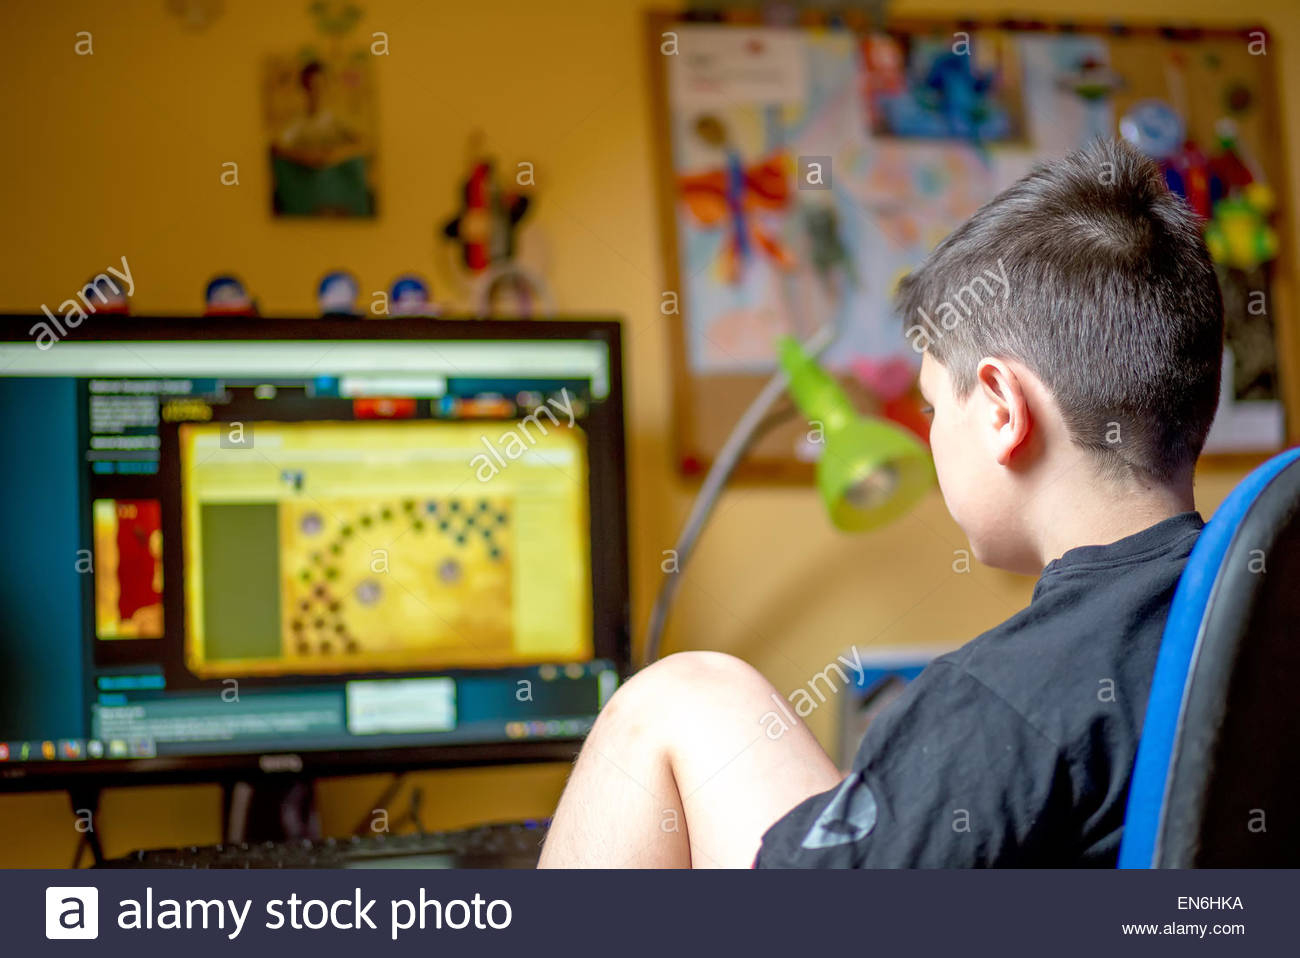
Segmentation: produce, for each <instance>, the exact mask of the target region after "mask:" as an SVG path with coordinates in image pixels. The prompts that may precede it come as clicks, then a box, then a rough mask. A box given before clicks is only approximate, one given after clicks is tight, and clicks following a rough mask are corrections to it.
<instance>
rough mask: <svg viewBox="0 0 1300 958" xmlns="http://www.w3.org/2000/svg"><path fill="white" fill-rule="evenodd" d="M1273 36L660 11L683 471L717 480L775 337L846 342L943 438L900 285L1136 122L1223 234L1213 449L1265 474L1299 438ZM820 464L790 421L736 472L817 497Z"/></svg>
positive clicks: (664, 166) (853, 368)
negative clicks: (1062, 164) (900, 308)
mask: <svg viewBox="0 0 1300 958" xmlns="http://www.w3.org/2000/svg"><path fill="white" fill-rule="evenodd" d="M1271 42H1272V41H1271V38H1270V37H1269V36H1268V35H1267V33H1266V32H1265V31H1263V30H1262V29H1261V28H1242V29H1233V30H1227V29H1216V30H1187V29H1168V28H1161V27H1157V26H1143V27H1137V26H1134V27H1127V26H1116V25H1105V26H1100V25H1098V26H1079V25H1048V24H1041V23H1021V22H1009V21H1001V22H971V21H953V20H908V21H897V22H890V23H889V24H887V25H886V26H885V27H884V28H883V29H877V28H874V27H872V26H871V25H869V24H868V23H867V22H866V21H865V19H864V18H861V17H859V18H858V19H854V18H853V16H852V15H851V14H845V15H844V16H841V17H831V16H828V15H825V14H811V13H809V14H804V15H801V17H800V20H799V22H798V23H797V24H794V25H781V26H774V25H770V24H766V23H764V22H762V21H761V20H760V19H759V18H758V16H757V15H756V12H755V11H753V10H749V11H737V12H736V13H735V14H733V15H725V14H723V15H712V16H709V17H708V18H707V19H704V18H692V17H691V16H690V15H686V16H682V17H679V16H676V15H670V14H652V15H651V16H650V18H649V29H648V34H647V51H648V54H649V58H650V74H651V80H652V94H653V110H654V123H655V136H654V143H655V149H656V151H657V157H656V160H657V172H658V194H659V197H658V198H659V211H660V228H661V236H662V242H663V256H664V263H665V269H666V278H665V289H664V291H663V294H662V300H661V303H660V312H661V314H662V316H663V318H664V321H665V322H667V323H668V324H669V326H670V329H671V331H672V336H671V339H672V362H673V386H674V409H675V412H674V426H675V439H676V451H677V459H678V466H679V468H680V470H681V471H682V472H683V473H684V474H687V475H690V474H697V473H700V472H702V471H703V470H705V469H707V467H708V465H709V464H710V462H711V461H712V459H713V456H714V455H715V454H716V452H717V451H718V449H719V448H720V447H721V445H722V443H723V442H724V441H725V439H726V437H727V435H728V433H729V432H730V430H731V428H732V426H733V425H734V423H735V422H736V420H737V418H738V417H739V416H740V414H741V413H742V412H743V410H744V409H745V407H746V406H747V405H748V404H749V403H750V401H751V400H752V399H753V398H754V397H755V396H756V395H757V393H758V391H759V389H760V388H761V386H762V385H763V383H764V382H766V381H767V379H768V378H769V377H770V376H771V374H772V371H773V370H774V368H775V358H774V343H775V340H776V338H777V337H778V336H779V335H780V334H782V333H792V334H794V335H796V336H800V337H806V336H808V335H810V334H811V333H812V332H814V331H815V330H817V329H819V328H822V327H824V326H826V325H828V324H829V325H831V326H832V328H834V329H835V330H836V339H835V342H834V344H833V345H832V346H831V348H830V349H829V350H828V351H827V352H826V354H825V355H824V357H823V359H824V362H825V363H826V364H827V365H828V367H829V368H830V369H832V371H833V372H834V373H835V374H836V375H837V376H838V377H839V379H840V381H841V382H842V383H843V384H844V386H845V388H846V390H847V391H848V393H849V395H850V397H851V398H852V399H853V400H854V402H855V403H857V404H858V406H859V408H860V409H861V411H863V412H864V413H872V414H878V415H883V416H886V417H888V418H891V419H894V420H896V421H898V422H901V423H903V424H904V425H908V426H910V427H911V428H914V429H916V430H917V431H918V433H924V431H925V427H924V420H923V419H922V417H921V415H920V411H919V396H918V395H917V393H916V390H915V378H916V370H917V368H918V366H919V358H920V357H919V355H918V354H917V353H916V352H914V351H913V350H912V349H911V348H910V345H909V343H908V341H907V339H906V338H905V336H904V334H903V328H904V323H903V321H902V320H901V319H900V318H899V317H897V316H896V315H895V314H894V312H893V309H892V305H891V302H892V298H893V291H894V288H895V285H896V283H897V282H898V280H899V278H901V277H902V276H903V275H905V274H906V273H907V272H908V271H910V270H911V269H913V268H914V267H915V266H917V265H919V263H920V262H921V261H922V260H923V259H924V257H925V255H926V254H927V253H928V252H929V251H930V250H931V249H932V248H933V247H934V246H935V245H936V244H937V243H938V242H939V241H940V240H941V239H942V238H943V237H944V236H946V235H947V234H948V233H949V232H951V231H952V230H953V229H954V228H955V227H956V226H957V225H959V224H960V223H961V222H962V221H964V220H965V219H966V218H967V217H969V216H970V215H971V214H972V213H974V212H975V211H976V210H977V209H978V208H979V207H980V206H981V205H983V204H984V203H985V202H987V201H988V200H989V199H991V198H993V196H995V195H996V194H997V193H998V192H1000V191H1001V190H1002V189H1004V188H1005V187H1007V186H1009V185H1010V184H1011V183H1013V182H1014V181H1015V180H1017V179H1019V178H1020V177H1021V176H1022V175H1024V174H1025V173H1027V172H1028V171H1029V170H1030V169H1032V168H1033V167H1034V166H1035V165H1036V164H1037V163H1039V162H1042V161H1044V160H1048V159H1051V158H1052V157H1055V156H1061V155H1064V154H1066V153H1068V152H1070V151H1072V150H1074V149H1076V148H1078V147H1080V146H1082V145H1084V144H1085V143H1087V142H1088V141H1089V140H1091V139H1093V138H1095V137H1098V136H1105V137H1110V136H1116V135H1118V134H1119V132H1120V129H1121V125H1123V124H1128V128H1129V129H1130V130H1136V131H1137V134H1136V135H1138V136H1140V137H1143V138H1145V139H1143V142H1144V143H1147V144H1148V145H1149V146H1150V147H1151V149H1152V150H1153V151H1156V150H1166V151H1167V150H1169V149H1173V153H1172V154H1171V155H1169V156H1168V157H1167V158H1166V160H1165V161H1163V168H1165V169H1166V178H1167V179H1169V180H1170V182H1171V184H1176V185H1178V186H1179V188H1180V189H1181V190H1182V191H1184V192H1185V194H1186V195H1187V197H1188V201H1189V203H1191V204H1192V205H1193V206H1194V207H1196V206H1199V207H1201V208H1202V209H1203V215H1204V222H1205V223H1206V227H1207V230H1210V231H1212V232H1213V233H1214V235H1215V238H1216V243H1214V244H1211V248H1212V249H1218V250H1219V253H1218V256H1216V261H1217V264H1218V269H1219V275H1220V282H1221V285H1222V287H1223V290H1224V299H1225V313H1226V329H1227V337H1226V338H1227V349H1226V351H1225V369H1224V384H1223V388H1222V390H1221V397H1220V409H1219V415H1218V418H1217V419H1216V422H1215V426H1214V428H1213V430H1212V431H1211V435H1210V439H1209V442H1208V443H1207V447H1206V452H1207V455H1210V456H1216V457H1220V458H1226V457H1231V458H1233V459H1241V460H1243V461H1245V462H1248V461H1252V460H1258V459H1260V458H1262V457H1264V456H1266V455H1268V454H1269V453H1271V452H1274V451H1276V450H1278V449H1280V448H1282V447H1283V446H1284V445H1287V444H1289V443H1295V442H1297V441H1300V334H1298V331H1297V329H1296V328H1295V326H1294V325H1293V319H1292V317H1293V315H1294V313H1293V311H1292V310H1293V308H1294V301H1293V299H1292V298H1291V277H1290V271H1291V269H1292V268H1293V266H1294V261H1295V250H1294V246H1293V244H1292V232H1291V227H1290V224H1289V213H1290V206H1289V204H1288V201H1287V197H1286V187H1287V183H1286V174H1287V170H1288V167H1287V165H1286V158H1285V156H1284V155H1283V143H1282V140H1283V136H1282V125H1281V119H1280V116H1281V111H1280V104H1279V87H1278V85H1277V78H1276V68H1275V56H1274V55H1273V51H1272V48H1271V46H1270V44H1271ZM1169 143H1172V144H1173V147H1172V148H1171V147H1169V146H1168V145H1167V144H1169ZM1221 200H1227V201H1230V202H1228V203H1226V205H1223V206H1219V205H1217V204H1218V203H1219V201H1221ZM819 448H820V447H819V446H818V445H817V444H816V443H815V437H813V436H811V435H810V434H809V432H808V427H807V424H805V423H803V422H801V421H800V420H799V419H798V418H797V417H791V418H790V419H789V420H788V421H787V422H785V423H783V424H781V425H779V426H777V427H775V428H773V429H772V430H771V431H770V432H768V433H767V434H766V435H765V436H764V437H763V438H762V439H761V440H759V441H758V442H756V443H755V445H754V446H753V448H751V450H750V454H749V456H748V457H747V459H746V461H745V462H744V463H743V464H742V466H741V467H740V469H739V470H738V475H739V476H740V477H742V478H748V479H752V480H763V479H767V480H777V481H802V480H805V479H807V478H808V477H809V476H811V473H812V465H813V462H814V461H815V456H816V453H817V451H818V450H819Z"/></svg>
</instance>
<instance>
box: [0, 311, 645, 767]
mask: <svg viewBox="0 0 1300 958" xmlns="http://www.w3.org/2000/svg"><path fill="white" fill-rule="evenodd" d="M47 321H48V318H47V317H45V316H43V315H41V314H15V313H11V314H0V343H14V342H24V341H26V342H30V343H32V346H33V348H37V347H36V344H35V340H34V337H33V335H32V333H31V330H32V328H33V326H34V324H36V323H40V322H47ZM65 338H66V339H69V340H73V341H79V342H133V341H134V342H147V341H160V342H203V341H214V342H222V341H258V340H262V341H276V340H280V341H285V340H335V339H337V340H357V341H376V340H408V341H446V340H469V341H472V340H484V341H492V340H529V339H533V340H538V341H545V340H565V339H568V340H598V341H600V342H603V343H604V344H605V346H606V348H607V349H608V350H609V394H608V396H607V397H606V399H605V400H604V403H606V404H607V407H608V410H607V411H608V414H609V430H610V434H609V435H608V437H607V439H606V442H607V444H608V448H609V450H610V452H611V456H610V462H609V463H608V466H609V470H610V471H609V474H608V476H607V477H606V479H605V481H606V482H608V483H610V484H611V485H612V486H613V488H612V489H609V490H608V493H609V495H608V496H607V501H608V502H609V503H610V506H609V509H608V510H607V512H608V514H607V515H605V516H603V517H601V534H600V535H599V536H593V537H592V539H593V541H592V564H593V567H595V566H596V564H597V563H598V562H599V563H602V564H603V568H604V573H605V575H606V579H605V581H604V590H603V593H602V595H601V596H600V597H597V596H595V595H593V599H594V600H595V601H593V606H594V607H595V608H598V609H599V608H603V609H604V610H605V612H606V615H605V620H606V621H605V622H604V623H603V625H602V623H601V622H598V621H595V620H593V628H602V627H603V628H606V629H608V630H610V631H611V632H612V633H613V637H614V642H613V649H614V653H615V657H614V662H615V666H616V668H617V670H618V674H619V678H620V680H621V679H623V678H626V677H627V676H628V675H629V674H630V672H631V668H632V661H631V642H632V640H631V624H630V617H631V603H630V597H629V571H628V530H627V459H626V437H625V432H626V422H625V416H624V402H623V355H622V324H621V321H620V320H618V319H613V318H584V317H574V316H563V317H555V318H550V317H548V318H546V319H478V318H462V317H450V318H441V317H438V318H433V317H402V318H390V319H376V320H363V319H361V318H346V317H327V318H321V319H315V318H303V317H277V318H262V317H185V316H177V315H150V316H123V315H106V314H95V315H91V316H90V317H88V319H87V320H85V321H84V322H82V323H81V324H80V326H79V328H77V329H76V330H74V331H70V332H69V333H68V335H67V336H66V337H65ZM56 347H57V343H56V344H55V346H54V347H52V348H56ZM592 519H593V523H594V522H595V520H596V517H595V516H593V517H592ZM594 588H595V584H594V583H593V589H594ZM581 741H582V739H581V738H580V737H574V738H548V739H535V740H520V741H517V742H511V741H502V742H490V743H473V744H454V745H419V746H402V747H392V748H379V749H362V748H357V749H343V750H283V751H269V752H247V753H238V754H232V755H203V756H162V757H155V758H142V759H82V760H75V761H67V760H56V761H51V762H44V761H42V762H23V763H19V762H14V761H6V762H2V763H0V792H20V791H43V790H59V789H72V788H86V787H93V788H101V787H112V786H130V785H153V784H167V783H200V782H207V783H214V784H228V783H230V782H236V781H244V782H257V781H262V780H271V779H283V778H284V777H286V776H298V777H303V778H328V777H334V776H346V775H361V774H376V773H380V772H408V771H418V770H424V769H428V770H432V769H440V768H457V767H473V766H483V765H516V764H527V763H536V762H558V761H569V760H571V759H572V758H573V756H574V755H575V754H576V753H577V750H578V747H579V745H580V744H581Z"/></svg>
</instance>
